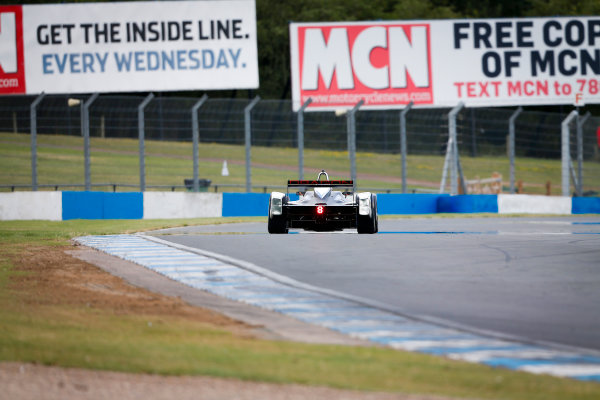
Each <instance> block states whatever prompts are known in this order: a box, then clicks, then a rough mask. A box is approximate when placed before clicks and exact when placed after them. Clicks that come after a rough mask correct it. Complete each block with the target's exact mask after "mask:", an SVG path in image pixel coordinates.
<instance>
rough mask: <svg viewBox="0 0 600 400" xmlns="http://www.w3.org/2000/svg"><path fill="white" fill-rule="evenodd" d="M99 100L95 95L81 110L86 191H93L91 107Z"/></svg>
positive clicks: (96, 94) (95, 94)
mask: <svg viewBox="0 0 600 400" xmlns="http://www.w3.org/2000/svg"><path fill="white" fill-rule="evenodd" d="M97 98H98V93H94V94H93V95H92V96H91V97H90V98H89V99H87V100H86V102H85V103H84V104H83V107H82V108H81V131H82V132H81V134H82V135H83V159H84V170H85V190H86V191H88V192H89V191H90V190H92V174H91V171H90V106H91V105H92V103H93V102H94V101H95V100H96V99H97Z"/></svg>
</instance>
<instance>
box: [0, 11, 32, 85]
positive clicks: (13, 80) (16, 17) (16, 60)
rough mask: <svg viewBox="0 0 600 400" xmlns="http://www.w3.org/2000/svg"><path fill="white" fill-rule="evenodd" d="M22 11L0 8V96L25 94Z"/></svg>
mask: <svg viewBox="0 0 600 400" xmlns="http://www.w3.org/2000/svg"><path fill="white" fill-rule="evenodd" d="M25 89H26V87H25V54H24V46H23V9H22V8H21V6H0V94H22V93H25Z"/></svg>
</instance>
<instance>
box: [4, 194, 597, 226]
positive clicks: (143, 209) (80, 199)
mask: <svg viewBox="0 0 600 400" xmlns="http://www.w3.org/2000/svg"><path fill="white" fill-rule="evenodd" d="M295 198H296V196H295V195H294V198H292V200H294V199H295ZM377 199H378V210H379V214H381V215H385V214H435V213H483V212H485V213H499V214H557V215H559V214H571V213H572V214H600V198H599V197H574V198H570V197H549V196H531V195H505V194H501V195H461V196H449V195H447V194H379V195H377ZM268 204H269V194H268V193H191V192H144V193H139V192H124V193H109V192H14V193H0V220H20V219H30V220H31V219H40V220H51V221H60V220H68V219H141V218H144V219H174V218H206V217H221V216H223V217H236V216H263V217H264V216H266V215H267V213H268V210H267V208H268Z"/></svg>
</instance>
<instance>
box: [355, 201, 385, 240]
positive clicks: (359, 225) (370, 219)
mask: <svg viewBox="0 0 600 400" xmlns="http://www.w3.org/2000/svg"><path fill="white" fill-rule="evenodd" d="M356 230H357V231H358V233H377V231H378V230H379V221H378V218H377V196H376V195H375V194H371V215H360V214H358V215H357V216H356Z"/></svg>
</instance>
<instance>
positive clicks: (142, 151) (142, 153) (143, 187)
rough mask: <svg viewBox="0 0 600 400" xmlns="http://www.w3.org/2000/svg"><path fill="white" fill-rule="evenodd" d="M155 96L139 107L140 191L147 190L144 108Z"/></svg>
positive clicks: (146, 99)
mask: <svg viewBox="0 0 600 400" xmlns="http://www.w3.org/2000/svg"><path fill="white" fill-rule="evenodd" d="M153 98H154V94H153V93H150V94H149V95H148V96H146V98H145V99H144V101H142V103H141V104H140V105H139V106H138V138H139V145H140V146H139V147H140V191H141V192H144V191H145V190H146V159H145V157H146V154H145V151H146V143H145V136H144V108H146V106H147V105H148V103H150V101H152V99H153Z"/></svg>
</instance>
